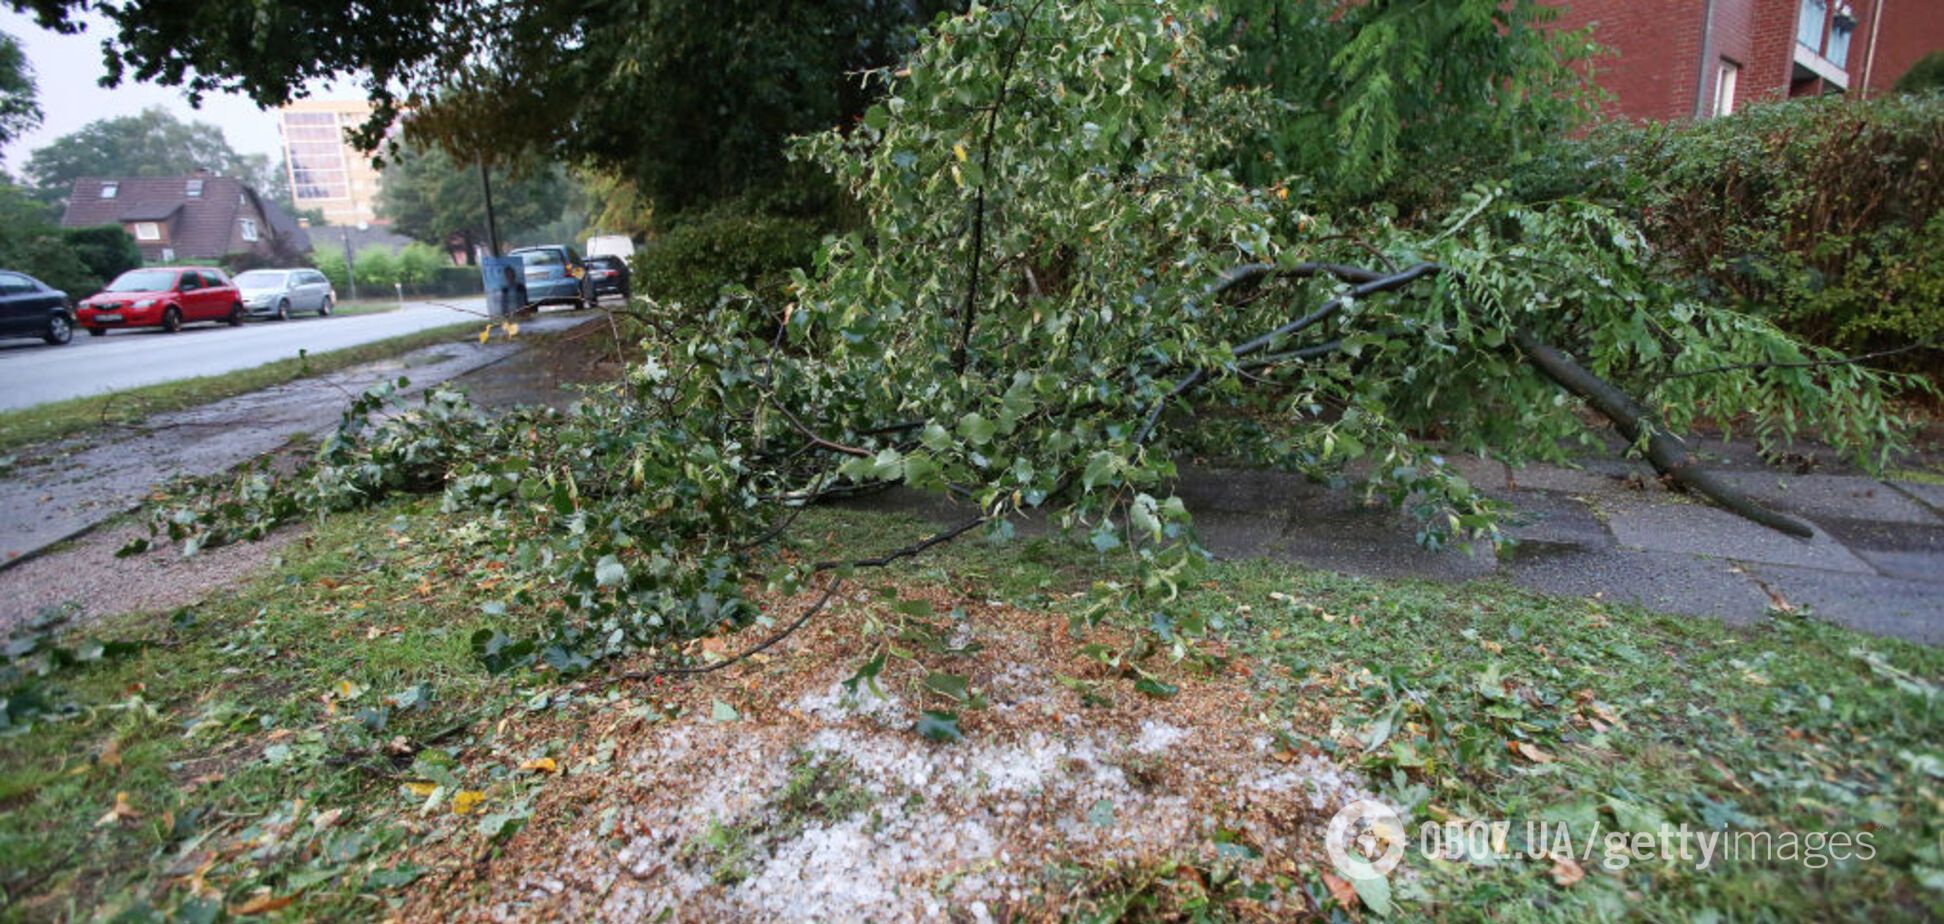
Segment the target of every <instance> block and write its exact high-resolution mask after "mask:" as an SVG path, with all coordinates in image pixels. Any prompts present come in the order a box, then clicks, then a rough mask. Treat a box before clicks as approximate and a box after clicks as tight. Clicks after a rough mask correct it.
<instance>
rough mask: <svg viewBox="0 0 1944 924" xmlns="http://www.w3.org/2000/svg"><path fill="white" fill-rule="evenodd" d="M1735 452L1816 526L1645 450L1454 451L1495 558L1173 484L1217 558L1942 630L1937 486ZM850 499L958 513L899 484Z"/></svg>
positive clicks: (1281, 497)
mask: <svg viewBox="0 0 1944 924" xmlns="http://www.w3.org/2000/svg"><path fill="white" fill-rule="evenodd" d="M1713 448H1715V449H1717V450H1720V449H1721V448H1722V447H1719V446H1716V447H1713ZM1728 449H1729V450H1730V451H1729V452H1728V453H1727V454H1728V456H1729V459H1728V461H1726V462H1723V463H1721V464H1719V465H1717V466H1716V467H1717V468H1719V469H1721V470H1723V471H1724V472H1726V473H1727V474H1728V475H1729V477H1730V478H1732V479H1733V480H1734V481H1735V482H1736V483H1737V484H1738V485H1739V486H1740V487H1741V488H1742V489H1743V490H1745V491H1747V492H1748V493H1749V494H1751V495H1753V496H1755V497H1757V498H1760V499H1761V500H1763V501H1764V502H1766V503H1768V504H1770V505H1772V506H1774V507H1775V508H1777V509H1779V510H1783V511H1786V512H1788V513H1791V514H1795V515H1797V516H1799V517H1801V518H1802V519H1805V520H1807V521H1808V522H1809V523H1810V524H1811V525H1813V526H1814V527H1815V529H1816V535H1815V536H1814V537H1813V538H1811V539H1809V540H1806V541H1805V540H1798V539H1794V538H1791V537H1789V536H1785V535H1783V534H1781V533H1778V532H1775V531H1773V530H1770V529H1768V528H1766V527H1762V526H1758V525H1756V524H1754V523H1751V522H1749V521H1747V520H1744V519H1742V518H1740V517H1737V516H1735V515H1734V514H1731V513H1728V512H1726V511H1724V510H1721V509H1719V508H1716V507H1713V506H1709V505H1707V504H1706V503H1704V502H1702V501H1700V500H1698V499H1695V498H1692V497H1689V496H1687V495H1684V494H1678V493H1675V492H1671V491H1669V490H1667V489H1666V488H1664V487H1663V486H1662V485H1661V483H1660V481H1659V479H1657V478H1656V477H1655V476H1654V473H1653V471H1652V470H1651V469H1650V468H1648V467H1647V466H1646V465H1645V464H1644V463H1630V462H1625V461H1620V460H1616V459H1602V460H1597V461H1592V462H1589V463H1587V465H1586V467H1584V468H1579V469H1573V468H1562V467H1555V466H1535V467H1531V468H1526V469H1519V470H1516V471H1513V472H1509V473H1508V471H1507V470H1506V468H1505V466H1503V465H1500V464H1498V463H1496V462H1484V461H1480V460H1478V459H1475V458H1460V459H1453V460H1450V461H1451V462H1452V464H1453V465H1454V466H1456V467H1458V468H1459V469H1460V470H1461V471H1463V472H1464V473H1465V475H1466V477H1467V478H1469V479H1471V481H1472V483H1473V484H1474V485H1476V486H1477V487H1479V488H1480V489H1481V490H1483V491H1485V492H1486V493H1487V494H1490V495H1491V496H1493V497H1495V498H1497V499H1499V500H1502V501H1505V502H1506V503H1507V504H1509V505H1510V506H1511V508H1512V510H1513V511H1514V512H1513V514H1512V516H1511V518H1510V522H1509V524H1508V525H1506V526H1505V527H1504V528H1505V529H1506V531H1507V532H1508V533H1509V534H1511V535H1512V536H1514V537H1515V538H1517V539H1518V544H1517V546H1516V547H1515V548H1513V549H1512V550H1511V551H1510V552H1509V553H1508V554H1506V555H1505V556H1504V557H1495V556H1493V555H1492V554H1491V552H1490V551H1489V550H1480V551H1478V552H1476V553H1475V554H1467V553H1466V552H1465V551H1462V550H1458V549H1451V550H1447V551H1443V552H1430V551H1426V550H1425V549H1423V548H1421V547H1420V546H1419V545H1418V544H1417V542H1416V531H1417V528H1418V523H1417V521H1416V520H1414V519H1412V518H1411V517H1410V516H1408V515H1406V514H1404V513H1401V512H1399V511H1396V510H1393V509H1391V508H1390V507H1388V506H1382V505H1378V506H1365V505H1363V504H1360V503H1358V500H1357V496H1356V494H1355V492H1354V491H1349V490H1331V489H1330V488H1328V487H1326V486H1323V485H1319V484H1313V483H1311V482H1310V481H1308V480H1307V479H1305V478H1303V477H1301V476H1298V475H1290V474H1284V473H1279V472H1266V471H1260V470H1231V469H1216V468H1194V467H1189V466H1183V468H1182V475H1181V480H1180V482H1179V483H1178V484H1177V485H1176V488H1175V490H1176V493H1177V494H1179V495H1180V496H1181V498H1182V500H1183V501H1184V502H1186V503H1187V505H1188V509H1189V510H1190V511H1191V512H1192V513H1193V514H1194V515H1195V528H1196V530H1197V533H1198V535H1199V536H1200V538H1201V541H1202V544H1203V545H1204V546H1206V547H1207V548H1208V549H1209V550H1210V551H1212V552H1214V553H1215V554H1216V555H1217V556H1220V557H1224V558H1250V557H1255V558H1268V559H1275V560H1280V561H1289V562H1296V563H1299V564H1304V565H1309V566H1312V567H1317V568H1325V569H1329V570H1333V571H1339V572H1343V573H1347V574H1358V575H1368V576H1372V577H1390V578H1401V577H1415V578H1429V579H1432V580H1440V581H1454V582H1456V581H1471V580H1481V579H1494V580H1503V581H1507V582H1509V583H1512V584H1515V585H1518V586H1520V587H1525V588H1529V589H1532V590H1536V591H1540V592H1543V593H1551V594H1561V595H1573V596H1599V597H1601V598H1603V599H1607V600H1614V601H1619V602H1627V603H1637V604H1639V605H1641V606H1643V607H1647V608H1649V609H1653V610H1660V611H1663V612H1669V613H1677V614H1687V615H1696V616H1710V617H1715V618H1719V619H1722V620H1725V621H1727V622H1729V623H1731V624H1749V623H1753V622H1756V621H1759V620H1762V619H1765V618H1767V617H1768V613H1769V610H1770V608H1771V607H1772V606H1775V605H1778V604H1785V605H1788V606H1793V607H1806V608H1807V609H1808V610H1809V611H1810V612H1811V613H1813V614H1814V615H1815V616H1817V617H1819V618H1823V619H1828V620H1831V621H1834V622H1837V623H1841V624H1843V625H1846V626H1850V627H1852V628H1855V629H1857V630H1859V631H1863V632H1868V633H1871V634H1874V635H1884V636H1893V637H1897V638H1904V639H1911V640H1914V641H1918V642H1923V643H1926V644H1933V645H1935V644H1939V643H1944V486H1938V485H1928V484H1919V483H1911V482H1897V481H1879V480H1875V479H1871V478H1868V477H1864V476H1860V475H1853V474H1804V475H1792V474H1786V473H1783V472H1780V471H1778V470H1775V469H1770V468H1765V467H1761V466H1759V465H1755V464H1751V463H1750V462H1748V461H1747V459H1748V457H1750V456H1752V453H1751V452H1749V451H1747V449H1746V447H1728ZM1737 457H1740V458H1742V459H1743V460H1744V461H1743V462H1741V463H1737V462H1736V461H1735V459H1736V458H1737ZM1508 476H1509V477H1508ZM857 503H859V504H862V505H866V506H873V507H891V508H898V509H904V510H908V511H911V512H916V513H920V514H930V515H936V516H938V517H939V518H940V519H947V518H950V519H956V518H957V517H958V516H963V512H962V511H957V510H956V509H954V510H950V511H948V510H944V509H941V507H942V506H943V502H942V501H938V500H933V499H931V498H920V497H917V496H914V495H913V494H912V493H911V492H905V491H892V492H887V493H886V494H884V495H879V496H877V497H874V498H869V499H864V500H860V501H858V502H857ZM1022 531H1032V530H1031V529H1030V528H1023V529H1022Z"/></svg>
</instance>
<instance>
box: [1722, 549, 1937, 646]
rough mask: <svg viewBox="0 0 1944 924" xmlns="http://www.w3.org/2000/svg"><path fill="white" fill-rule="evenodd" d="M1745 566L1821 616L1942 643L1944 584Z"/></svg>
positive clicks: (1882, 632) (1880, 632)
mask: <svg viewBox="0 0 1944 924" xmlns="http://www.w3.org/2000/svg"><path fill="white" fill-rule="evenodd" d="M1749 567H1750V570H1751V571H1752V572H1753V573H1754V574H1755V575H1756V576H1758V577H1760V578H1761V579H1762V580H1763V581H1765V582H1767V583H1768V585H1769V586H1770V587H1772V588H1774V590H1775V591H1776V592H1777V593H1779V594H1781V595H1782V596H1783V597H1784V598H1785V599H1787V600H1788V601H1789V602H1790V603H1794V604H1796V605H1798V606H1802V605H1807V606H1808V607H1809V609H1810V612H1811V613H1813V614H1814V615H1815V616H1816V617H1818V618H1820V619H1827V620H1829V621H1831V622H1836V623H1840V624H1842V625H1845V626H1848V627H1850V628H1852V629H1856V630H1858V631H1860V632H1868V633H1870V634H1871V635H1886V636H1890V637H1893V638H1902V639H1909V640H1910V641H1913V642H1922V643H1924V644H1927V645H1937V644H1944V584H1938V583H1935V582H1930V581H1909V580H1900V579H1897V578H1886V577H1880V576H1876V575H1862V574H1851V573H1847V572H1835V571H1822V570H1818V569H1815V568H1794V567H1789V566H1787V565H1751V566H1749Z"/></svg>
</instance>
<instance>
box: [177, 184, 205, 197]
mask: <svg viewBox="0 0 1944 924" xmlns="http://www.w3.org/2000/svg"><path fill="white" fill-rule="evenodd" d="M202 187H203V181H201V180H190V181H189V185H188V188H186V189H184V190H183V191H182V192H183V195H186V196H188V197H189V198H191V199H201V198H202Z"/></svg>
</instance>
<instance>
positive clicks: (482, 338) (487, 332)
mask: <svg viewBox="0 0 1944 924" xmlns="http://www.w3.org/2000/svg"><path fill="white" fill-rule="evenodd" d="M492 335H493V325H491V324H488V325H486V329H485V330H482V331H480V332H479V342H480V343H485V342H486V338H488V337H491V336H492Z"/></svg>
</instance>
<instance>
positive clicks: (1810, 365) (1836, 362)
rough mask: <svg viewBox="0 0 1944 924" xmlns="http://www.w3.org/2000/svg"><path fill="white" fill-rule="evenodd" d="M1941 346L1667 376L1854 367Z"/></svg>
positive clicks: (1941, 343)
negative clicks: (1858, 364)
mask: <svg viewBox="0 0 1944 924" xmlns="http://www.w3.org/2000/svg"><path fill="white" fill-rule="evenodd" d="M1939 346H1944V340H1932V341H1930V342H1928V343H1912V344H1907V345H1905V346H1900V347H1897V348H1895V349H1890V350H1878V351H1876V352H1874V353H1864V354H1862V355H1861V356H1844V357H1840V358H1838V359H1816V360H1805V361H1802V362H1764V363H1730V364H1728V365H1726V366H1710V367H1708V368H1706V369H1689V370H1687V371H1686V372H1670V373H1668V374H1667V378H1670V379H1685V378H1691V377H1693V376H1697V375H1714V374H1716V373H1720V372H1738V371H1740V370H1743V369H1820V368H1822V367H1824V366H1853V365H1855V364H1857V363H1866V362H1869V361H1870V360H1873V359H1883V358H1885V357H1888V356H1898V355H1901V354H1904V353H1912V352H1916V351H1917V350H1928V349H1932V348H1935V347H1939Z"/></svg>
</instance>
